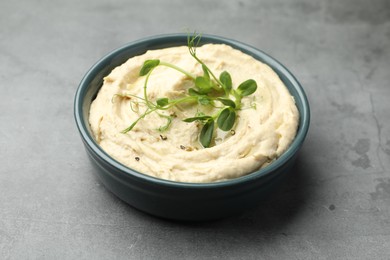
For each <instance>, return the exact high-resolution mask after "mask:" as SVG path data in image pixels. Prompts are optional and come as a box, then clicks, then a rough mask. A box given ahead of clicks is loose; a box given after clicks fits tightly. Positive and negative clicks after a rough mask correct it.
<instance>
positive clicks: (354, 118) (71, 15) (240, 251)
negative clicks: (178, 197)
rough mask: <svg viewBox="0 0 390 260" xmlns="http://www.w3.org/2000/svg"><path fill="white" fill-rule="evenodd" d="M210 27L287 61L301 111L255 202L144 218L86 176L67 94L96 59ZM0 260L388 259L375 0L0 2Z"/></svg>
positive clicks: (381, 31) (384, 57)
mask: <svg viewBox="0 0 390 260" xmlns="http://www.w3.org/2000/svg"><path fill="white" fill-rule="evenodd" d="M186 30H191V31H192V30H197V31H198V32H203V33H210V34H217V35H221V36H225V37H228V38H233V39H238V40H241V41H243V42H246V43H248V44H251V45H253V46H255V47H257V48H259V49H262V50H264V51H265V52H267V53H268V54H270V55H272V56H274V57H275V58H276V59H278V60H280V61H281V62H282V63H283V64H285V65H286V66H287V67H288V68H289V69H290V70H291V71H292V72H293V73H294V74H295V75H296V77H297V78H298V80H299V81H300V82H301V83H302V85H303V86H304V88H305V90H306V92H307V95H308V97H309V100H310V103H311V109H312V123H311V128H310V132H309V134H308V137H307V141H306V143H305V145H304V147H303V148H302V150H301V152H300V155H299V158H298V161H297V163H296V166H295V168H294V171H293V173H292V174H291V175H290V177H289V179H288V180H287V182H286V183H285V184H284V185H283V186H282V187H281V188H280V189H279V190H278V191H276V192H275V194H274V195H273V196H272V197H271V198H269V199H267V200H265V201H262V202H260V204H259V206H258V207H255V208H254V209H252V210H249V211H247V212H243V213H242V214H240V215H238V216H234V217H231V218H227V219H223V220H219V221H213V222H207V223H177V222H173V221H167V220H162V219H158V218H155V217H152V216H149V215H146V214H144V213H141V212H139V211H137V210H136V209H134V208H132V207H130V206H128V205H127V204H125V203H123V202H122V201H120V200H119V199H117V198H116V197H114V196H113V195H112V194H111V193H110V192H108V191H107V190H106V189H105V188H104V187H103V186H102V185H101V184H100V182H99V180H98V179H97V178H96V177H95V176H94V174H93V169H92V167H91V165H90V163H89V161H88V159H87V156H86V153H85V152H84V149H83V146H82V143H81V140H80V138H79V135H78V132H77V129H76V127H75V123H74V120H73V96H74V93H75V91H76V88H77V86H78V83H79V82H80V80H81V78H82V77H83V75H84V73H85V72H86V71H87V70H88V69H89V68H90V67H91V66H92V64H93V63H94V62H96V61H97V60H98V59H99V58H100V57H101V56H103V55H104V54H106V53H107V52H109V51H111V50H112V49H114V48H117V47H119V46H121V45H123V44H125V43H127V42H129V41H133V40H137V39H139V38H142V37H145V36H150V35H156V34H162V33H172V32H185V31H186ZM0 95H1V98H0V124H1V127H0V259H154V258H157V259H196V258H200V259H205V258H215V259H220V258H223V259H236V258H237V259H260V258H265V259H317V258H320V259H389V258H390V170H389V169H390V117H389V111H390V101H389V98H390V2H389V1H388V0H372V1H366V0H347V1H338V0H334V1H311V0H299V1H291V0H285V1H282V0H277V1H273V0H263V1H255V0H253V1H250V0H242V1H179V0H172V1H124V0H123V1H106V2H105V1H80V0H77V1H76V0H72V1H49V0H47V1H39V0H34V1H29V0H24V1H12V0H2V1H1V2H0Z"/></svg>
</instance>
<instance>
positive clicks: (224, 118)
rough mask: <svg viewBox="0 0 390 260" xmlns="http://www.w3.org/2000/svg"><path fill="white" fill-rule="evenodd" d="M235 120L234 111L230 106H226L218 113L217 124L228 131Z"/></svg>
mask: <svg viewBox="0 0 390 260" xmlns="http://www.w3.org/2000/svg"><path fill="white" fill-rule="evenodd" d="M235 121H236V111H235V110H234V109H232V108H230V107H227V108H225V109H224V110H222V112H221V113H220V114H219V117H218V119H217V124H218V127H219V128H220V129H221V130H223V131H229V130H230V129H232V127H233V125H234V122H235Z"/></svg>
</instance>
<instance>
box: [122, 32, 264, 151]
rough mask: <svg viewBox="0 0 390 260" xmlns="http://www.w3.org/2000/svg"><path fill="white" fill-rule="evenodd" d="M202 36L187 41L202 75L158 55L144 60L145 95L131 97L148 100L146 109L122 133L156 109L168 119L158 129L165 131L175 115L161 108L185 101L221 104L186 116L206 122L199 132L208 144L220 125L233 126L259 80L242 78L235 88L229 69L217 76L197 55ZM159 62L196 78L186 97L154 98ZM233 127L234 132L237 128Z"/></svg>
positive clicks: (204, 104)
mask: <svg viewBox="0 0 390 260" xmlns="http://www.w3.org/2000/svg"><path fill="white" fill-rule="evenodd" d="M200 40H201V36H200V35H199V34H194V35H193V36H188V39H187V44H188V50H189V53H190V54H191V56H192V57H193V58H194V59H195V60H196V61H197V62H198V63H199V64H200V65H201V66H202V70H203V75H202V76H195V75H192V74H191V73H189V72H187V71H185V70H183V69H181V68H179V67H177V66H175V65H173V64H170V63H167V62H163V61H160V60H157V59H156V60H146V61H145V62H144V64H143V66H142V68H141V70H140V72H139V76H141V77H142V76H145V83H144V86H143V94H144V96H143V98H141V97H137V96H132V95H131V97H135V98H138V99H139V100H141V101H139V103H144V104H145V105H146V109H145V111H144V112H143V113H142V114H141V115H140V116H139V118H138V119H137V120H135V121H134V122H133V123H132V124H131V125H130V126H129V127H128V128H126V129H124V130H123V131H122V133H127V132H129V131H131V130H132V129H133V128H134V126H135V125H136V124H137V123H138V122H139V121H140V120H142V119H144V118H145V117H146V116H147V115H149V114H151V113H153V112H155V113H157V114H158V115H159V116H161V117H163V118H166V119H167V123H166V124H165V125H163V126H160V127H159V129H158V130H159V131H161V132H163V131H165V130H167V129H168V128H169V127H170V125H171V123H172V118H173V116H167V115H164V114H162V113H160V112H159V111H164V110H168V109H170V108H172V107H174V106H177V105H178V104H182V103H195V104H196V103H197V104H198V105H199V106H212V107H214V108H217V111H216V112H215V113H214V114H213V115H206V114H204V113H203V112H198V113H197V114H196V115H194V117H190V118H186V119H184V120H183V121H184V122H188V123H190V122H194V121H197V122H199V123H201V124H202V125H203V127H202V129H201V132H200V135H199V141H200V143H201V144H202V146H203V147H205V148H208V147H210V145H211V143H212V140H213V135H214V132H215V131H214V130H215V128H216V127H218V128H219V129H221V130H223V131H229V130H231V129H232V128H233V126H234V124H235V122H236V119H237V111H238V110H240V109H241V108H242V102H241V100H242V98H243V97H246V96H249V95H251V94H253V93H254V92H255V91H256V89H257V84H256V81H254V80H253V79H248V80H246V81H244V82H242V83H241V84H240V85H239V86H238V87H237V88H236V89H234V88H233V85H232V78H231V76H230V74H229V72H227V71H223V72H222V73H221V74H220V75H219V78H217V77H216V76H215V75H214V73H213V72H212V71H211V70H210V69H209V67H207V65H206V64H205V63H204V62H203V61H202V60H200V59H199V58H198V56H197V55H196V48H197V47H198V46H199V43H200ZM158 66H166V67H169V68H172V69H174V70H177V71H179V72H181V73H183V74H184V75H186V76H187V77H188V78H190V79H191V80H192V81H193V83H194V86H193V87H192V88H189V89H188V90H187V93H186V94H187V95H185V96H184V97H182V98H177V99H169V98H166V97H163V98H158V99H157V100H156V103H153V102H151V101H150V100H149V99H148V95H147V86H148V82H149V77H150V75H151V74H152V72H153V70H154V69H155V68H157V67H158ZM131 102H134V101H131ZM232 131H233V132H234V130H232ZM233 132H232V133H233ZM234 133H235V132H234ZM183 147H184V146H183Z"/></svg>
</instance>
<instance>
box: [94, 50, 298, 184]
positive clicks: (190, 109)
mask: <svg viewBox="0 0 390 260" xmlns="http://www.w3.org/2000/svg"><path fill="white" fill-rule="evenodd" d="M197 56H198V57H199V58H200V59H201V60H202V61H203V62H204V63H205V64H207V66H208V67H209V68H210V69H211V71H213V72H214V74H215V75H219V74H220V73H221V72H223V71H225V70H226V71H228V72H229V73H230V75H231V77H232V82H233V87H237V86H238V85H239V84H240V83H241V82H243V81H245V80H247V79H254V80H255V81H256V82H257V90H256V92H255V93H254V94H252V95H250V96H247V97H244V98H243V99H242V104H243V106H242V109H241V110H239V111H238V114H237V120H236V123H235V125H234V127H233V129H232V130H231V131H227V132H224V131H221V130H219V129H218V130H216V132H215V135H214V136H215V138H214V140H215V141H214V143H213V146H212V147H210V148H202V146H201V144H200V143H199V138H198V137H199V133H200V130H201V128H200V126H199V123H197V122H191V123H186V122H183V119H184V118H189V117H193V116H194V115H195V114H196V113H197V112H199V109H203V108H202V107H200V106H195V105H180V106H178V107H174V108H172V109H170V110H169V111H163V112H161V113H165V115H173V114H174V115H175V117H174V118H173V120H172V123H171V126H170V127H169V128H168V130H166V131H164V132H160V131H159V130H158V128H159V127H160V126H162V125H165V124H166V122H167V119H166V118H164V117H162V116H160V115H158V114H157V113H151V114H149V115H147V116H146V117H145V118H143V119H142V120H140V121H139V122H138V123H137V125H136V126H135V127H134V128H133V129H132V130H131V131H130V132H128V133H126V134H123V133H121V131H122V130H124V129H126V128H127V127H129V126H130V125H131V124H132V123H133V122H134V121H135V120H137V119H138V118H139V116H140V115H141V114H142V113H143V112H144V111H145V104H144V103H142V100H140V99H138V98H135V97H134V96H132V95H135V96H138V97H141V98H142V97H143V86H144V82H145V77H140V76H139V71H140V68H141V67H142V65H143V63H144V61H146V60H148V59H160V60H161V61H164V62H169V63H171V64H175V65H176V66H178V67H180V68H183V69H184V70H186V71H188V72H190V73H192V74H194V75H202V74H203V72H202V67H201V65H200V64H199V63H197V62H196V60H195V59H194V58H193V57H192V56H191V55H190V54H189V52H188V47H187V46H182V47H172V48H166V49H161V50H151V51H148V52H146V53H145V54H143V55H141V56H136V57H133V58H131V59H129V60H128V61H127V62H125V63H124V64H123V65H121V66H119V67H117V68H115V69H114V70H113V71H112V72H111V73H110V74H109V75H108V76H106V77H105V78H104V84H103V86H102V88H101V89H100V91H99V93H98V95H97V97H96V99H95V100H94V101H93V102H92V104H91V109H90V116H89V122H90V125H91V129H92V132H93V134H94V137H95V139H96V141H97V143H98V144H99V145H100V146H101V147H102V149H103V150H104V151H106V152H107V154H109V155H110V156H112V157H113V158H114V159H116V160H117V161H119V162H120V163H122V164H124V165H126V166H128V167H130V168H132V169H134V170H136V171H139V172H141V173H144V174H147V175H151V176H154V177H157V178H162V179H167V180H172V181H179V182H198V183H199V182H215V181H221V180H226V179H232V178H236V177H239V176H243V175H246V174H248V173H251V172H253V171H256V170H258V169H260V168H262V167H265V166H266V165H268V164H269V163H271V162H272V161H273V160H275V159H276V158H278V157H279V156H280V155H281V154H282V153H283V152H284V151H285V150H286V149H287V148H288V147H289V145H290V144H291V142H292V141H293V139H294V137H295V135H296V131H297V127H298V119H299V114H298V110H297V108H296V105H295V102H294V99H293V97H292V96H291V94H290V93H289V91H288V90H287V88H286V87H285V85H284V84H283V83H282V81H281V80H280V79H279V77H278V76H277V74H276V73H275V72H274V71H273V70H272V69H271V68H270V67H269V66H267V65H266V64H263V63H262V62H260V61H258V60H256V59H254V58H252V57H251V56H249V55H246V54H244V53H242V52H241V51H238V50H235V49H233V48H232V47H230V46H227V45H223V44H206V45H203V46H202V47H198V48H197ZM190 87H193V82H192V81H191V80H190V79H189V78H188V77H187V76H186V75H184V74H182V73H180V72H178V71H176V70H174V69H172V68H169V67H166V66H158V67H157V68H155V69H154V71H153V73H152V74H151V76H150V78H149V81H148V88H147V95H148V99H149V100H150V101H152V102H155V101H156V100H157V99H158V98H162V97H168V98H169V99H174V98H180V97H183V95H185V93H186V91H187V89H188V88H190ZM123 96H127V97H123ZM208 114H212V111H208Z"/></svg>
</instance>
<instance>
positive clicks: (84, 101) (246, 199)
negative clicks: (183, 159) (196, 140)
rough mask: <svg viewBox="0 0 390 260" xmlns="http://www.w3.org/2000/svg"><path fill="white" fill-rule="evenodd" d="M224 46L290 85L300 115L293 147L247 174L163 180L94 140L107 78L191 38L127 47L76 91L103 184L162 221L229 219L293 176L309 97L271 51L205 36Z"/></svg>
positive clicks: (82, 128)
mask: <svg viewBox="0 0 390 260" xmlns="http://www.w3.org/2000/svg"><path fill="white" fill-rule="evenodd" d="M205 43H224V44H228V45H230V46H232V47H233V48H235V49H238V50H241V51H242V52H244V53H246V54H249V55H251V56H252V57H254V58H255V59H257V60H260V61H261V62H264V63H266V64H268V65H269V66H270V67H271V68H272V69H273V70H274V71H275V72H276V73H277V74H278V75H279V77H280V79H281V80H282V81H283V82H284V84H285V85H286V86H287V88H288V90H289V91H290V93H291V95H292V96H293V97H294V98H295V102H296V105H297V108H298V111H299V114H300V119H299V127H298V131H297V135H296V137H295V139H294V141H293V142H292V144H291V145H290V147H289V148H288V149H287V150H286V151H285V152H284V153H283V154H282V155H281V156H280V157H279V158H278V159H277V160H275V161H274V162H273V163H272V164H270V165H269V166H267V167H265V168H263V169H260V170H257V171H255V172H252V173H250V174H248V175H245V176H242V177H239V178H235V179H231V180H226V181H220V182H213V183H183V182H175V181H169V180H163V179H159V178H155V177H151V176H149V175H145V174H143V173H140V172H137V171H135V170H133V169H130V168H128V167H126V166H124V165H123V164H121V163H119V162H118V161H116V160H114V159H113V158H112V157H110V156H109V155H108V154H107V153H106V152H104V151H103V150H102V149H101V148H100V146H99V145H98V144H97V143H96V141H95V140H94V138H93V135H92V132H91V129H90V125H89V123H88V115H89V109H90V105H91V102H92V101H93V100H94V99H95V97H96V95H97V93H98V91H99V89H100V88H101V86H102V83H103V78H104V77H105V76H106V75H108V74H109V73H110V72H111V70H112V69H114V68H115V67H117V66H119V65H121V64H122V63H124V62H125V61H126V60H127V59H129V58H131V57H133V56H136V55H140V54H143V53H145V52H146V51H147V50H153V49H161V48H166V47H173V46H180V45H186V44H187V34H169V35H159V36H154V37H150V38H145V39H141V40H138V41H135V42H131V43H128V44H126V45H124V46H123V47H120V48H119V49H116V50H114V51H112V52H110V53H109V54H107V55H106V56H104V57H103V58H101V59H100V60H99V61H98V62H97V63H96V64H95V65H93V66H92V68H91V69H90V70H89V71H88V72H87V73H86V75H85V76H84V78H83V79H82V80H81V82H80V85H79V87H78V89H77V92H76V95H75V100H74V116H75V120H76V124H77V127H78V130H79V132H80V135H81V139H82V141H83V143H84V146H85V148H86V151H87V154H88V155H89V158H90V160H91V162H92V165H93V166H94V167H95V169H96V170H95V172H96V174H97V175H98V177H99V179H100V180H101V182H102V183H103V184H104V185H105V186H106V188H107V189H108V190H110V191H111V192H112V193H113V194H115V195H116V196H117V197H119V198H120V199H122V200H124V201H125V202H127V203H128V204H130V205H131V206H133V207H135V208H137V209H139V210H141V211H144V212H147V213H149V214H152V215H155V216H159V217H162V218H168V219H175V220H184V221H201V220H211V219H218V218H222V217H227V216H230V215H233V214H236V213H239V212H242V211H244V210H246V209H249V208H251V207H254V206H255V205H256V204H258V202H259V201H261V200H262V199H264V198H266V197H267V196H269V195H270V191H272V190H273V189H275V187H277V186H278V185H279V184H280V183H281V181H282V180H283V178H284V177H285V176H286V175H287V174H288V173H289V172H290V169H291V166H292V165H293V163H294V160H295V158H296V156H297V153H298V150H299V149H300V147H301V146H302V144H303V141H304V139H305V137H306V134H307V131H308V128H309V121H310V110H309V104H308V101H307V98H306V95H305V93H304V91H303V89H302V87H301V85H300V84H299V82H298V81H297V80H296V79H295V77H294V76H293V75H292V74H291V73H290V72H289V71H288V70H287V69H286V68H285V67H284V66H283V65H282V64H281V63H279V62H278V61H277V60H275V59H274V58H272V57H271V56H269V55H267V54H266V53H264V52H262V51H260V50H258V49H256V48H254V47H251V46H249V45H247V44H244V43H241V42H239V41H236V40H232V39H227V38H223V37H219V36H213V35H202V41H201V44H205Z"/></svg>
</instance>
